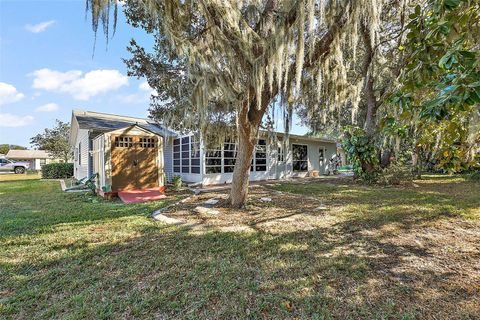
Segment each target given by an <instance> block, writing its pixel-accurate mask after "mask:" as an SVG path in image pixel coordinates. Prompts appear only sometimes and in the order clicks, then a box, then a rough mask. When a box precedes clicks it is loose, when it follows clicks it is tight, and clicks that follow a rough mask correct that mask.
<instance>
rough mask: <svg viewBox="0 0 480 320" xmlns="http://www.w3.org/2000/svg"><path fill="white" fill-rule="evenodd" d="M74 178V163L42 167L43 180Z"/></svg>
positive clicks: (50, 164)
mask: <svg viewBox="0 0 480 320" xmlns="http://www.w3.org/2000/svg"><path fill="white" fill-rule="evenodd" d="M72 176H73V163H49V164H45V165H43V166H42V179H62V178H70V177H72Z"/></svg>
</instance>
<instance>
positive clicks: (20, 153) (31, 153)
mask: <svg viewBox="0 0 480 320" xmlns="http://www.w3.org/2000/svg"><path fill="white" fill-rule="evenodd" d="M6 157H7V158H9V159H47V158H51V157H50V155H49V154H48V153H47V151H45V150H9V151H8V152H7V155H6Z"/></svg>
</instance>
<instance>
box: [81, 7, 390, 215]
mask: <svg viewBox="0 0 480 320" xmlns="http://www.w3.org/2000/svg"><path fill="white" fill-rule="evenodd" d="M87 3H88V5H89V7H88V8H89V9H90V10H91V12H92V17H93V19H92V21H93V28H94V30H95V31H96V30H97V29H98V27H99V25H100V24H103V28H104V32H105V33H106V35H107V36H108V34H109V31H108V27H109V19H110V16H111V10H112V8H114V11H116V10H117V5H118V4H117V1H115V0H88V1H87ZM123 6H124V7H125V8H126V12H127V18H128V19H129V23H130V24H132V25H133V26H135V27H141V28H144V29H145V30H146V31H147V32H149V33H151V34H152V35H154V37H155V39H156V44H155V47H154V48H153V52H150V53H148V52H149V50H145V48H142V47H141V46H139V45H138V44H137V43H136V42H134V41H133V42H132V43H131V47H130V49H131V51H132V53H133V58H132V59H130V60H129V62H128V63H129V64H130V67H131V68H130V69H131V70H132V73H133V74H136V75H138V76H146V77H147V79H148V82H149V84H150V85H151V86H152V87H154V88H156V89H157V91H159V97H160V98H161V99H162V98H163V100H162V104H166V106H165V107H163V111H165V112H163V114H164V116H163V121H165V122H167V123H170V124H171V123H175V124H181V125H182V126H184V127H186V128H192V127H194V126H195V127H196V128H199V127H200V129H201V130H202V131H204V133H205V131H206V130H205V128H207V127H208V126H209V125H210V124H211V122H212V121H213V120H217V121H218V122H225V123H226V124H227V125H226V126H225V127H228V123H232V122H233V124H234V126H235V128H236V130H235V138H236V140H237V142H238V153H237V160H236V163H235V169H234V173H233V183H232V189H231V194H230V201H231V205H232V206H234V207H241V206H243V205H244V203H245V200H246V197H247V192H248V181H249V172H250V163H251V159H252V155H253V151H254V147H255V143H256V141H257V137H258V130H259V127H260V125H261V124H262V120H263V119H264V116H265V114H266V113H267V111H268V110H269V108H274V107H275V105H277V106H278V105H279V107H280V108H284V111H285V115H286V119H285V121H284V122H285V123H286V131H287V139H285V140H286V142H288V131H289V127H290V123H291V114H292V108H293V107H294V106H295V105H305V106H307V107H308V108H311V109H312V110H313V109H315V108H318V105H319V103H318V97H319V95H318V94H317V92H318V91H319V90H329V91H331V92H334V94H333V100H332V101H330V102H331V103H330V105H340V104H342V103H344V101H345V100H349V101H352V102H353V104H355V103H356V102H357V101H358V98H357V96H358V94H359V93H358V92H359V90H358V86H355V85H351V84H349V83H348V82H347V81H346V78H347V76H346V75H347V72H348V68H349V66H348V64H347V59H345V54H344V52H347V51H351V50H354V48H355V47H356V46H357V44H358V39H359V30H360V26H361V25H364V26H365V29H368V30H365V32H367V33H368V37H370V39H372V43H374V42H373V41H374V39H376V37H377V33H378V27H379V21H380V17H381V12H382V6H383V1H381V0H377V1H353V0H330V1H316V0H307V1H303V0H298V1H293V0H265V1H253V0H252V1H233V0H232V1H227V0H199V1H189V0H184V1H179V0H165V1H155V0H138V1H126V3H125V4H123ZM114 16H116V15H114ZM115 22H116V21H115V20H114V24H115ZM145 57H147V59H144V58H145ZM145 62H146V63H145ZM312 84H315V88H316V90H311V88H312V87H313V86H312ZM175 89H176V90H177V92H174V90H175ZM279 98H280V99H279ZM316 99H317V100H316ZM274 101H281V102H282V103H280V104H274V103H273V102H274ZM352 107H355V106H354V105H352ZM213 122H214V121H213ZM199 123H200V126H199V125H198V124H199Z"/></svg>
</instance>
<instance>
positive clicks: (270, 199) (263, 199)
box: [260, 197, 272, 202]
mask: <svg viewBox="0 0 480 320" xmlns="http://www.w3.org/2000/svg"><path fill="white" fill-rule="evenodd" d="M260 201H262V202H271V201H272V198H267V197H265V198H260Z"/></svg>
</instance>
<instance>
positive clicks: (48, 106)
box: [35, 103, 59, 112]
mask: <svg viewBox="0 0 480 320" xmlns="http://www.w3.org/2000/svg"><path fill="white" fill-rule="evenodd" d="M58 108H59V106H58V104H56V103H47V104H44V105H42V106H40V107H38V108H36V109H35V111H37V112H52V111H56V110H58Z"/></svg>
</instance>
